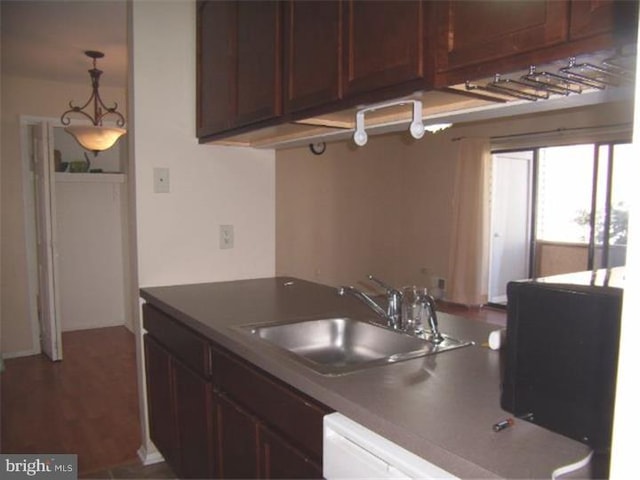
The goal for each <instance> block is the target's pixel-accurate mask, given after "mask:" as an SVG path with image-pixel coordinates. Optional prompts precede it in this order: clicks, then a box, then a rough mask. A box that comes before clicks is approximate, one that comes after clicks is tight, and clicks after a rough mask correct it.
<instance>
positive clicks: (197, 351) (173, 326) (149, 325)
mask: <svg viewBox="0 0 640 480" xmlns="http://www.w3.org/2000/svg"><path fill="white" fill-rule="evenodd" d="M142 313H143V326H144V328H145V329H146V330H147V332H149V333H150V334H151V335H152V336H153V337H154V338H155V339H156V340H157V341H158V342H160V343H161V344H162V345H163V346H164V347H166V348H167V349H168V350H170V351H171V352H172V353H173V354H175V356H176V357H178V358H179V359H180V361H182V362H183V363H184V364H185V365H187V366H188V367H189V368H191V369H193V370H194V371H195V372H197V373H199V374H200V375H202V376H204V377H206V378H209V377H211V352H210V345H209V342H207V341H206V340H205V339H204V338H202V337H200V336H199V335H198V334H197V333H195V332H193V331H191V330H189V329H188V328H187V327H184V326H182V325H180V324H179V323H178V322H176V321H175V320H173V319H172V318H171V317H169V316H168V315H166V314H165V313H163V312H161V311H160V310H158V309H157V308H155V307H152V306H151V305H149V304H148V303H146V304H144V305H143V306H142Z"/></svg>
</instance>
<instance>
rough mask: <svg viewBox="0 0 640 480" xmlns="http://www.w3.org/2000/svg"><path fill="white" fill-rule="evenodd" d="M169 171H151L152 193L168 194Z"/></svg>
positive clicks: (163, 169)
mask: <svg viewBox="0 0 640 480" xmlns="http://www.w3.org/2000/svg"><path fill="white" fill-rule="evenodd" d="M169 191H170V190H169V169H168V168H154V169H153V192H154V193H169Z"/></svg>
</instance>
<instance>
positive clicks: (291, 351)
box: [240, 318, 472, 375]
mask: <svg viewBox="0 0 640 480" xmlns="http://www.w3.org/2000/svg"><path fill="white" fill-rule="evenodd" d="M240 329H241V330H243V331H246V332H249V333H251V334H252V335H254V336H255V337H256V338H258V339H260V340H261V341H264V342H266V343H268V344H271V345H273V346H275V347H277V348H279V349H280V350H282V351H284V352H285V353H286V354H288V355H291V356H292V357H293V358H295V359H296V360H298V361H299V362H301V363H303V364H304V365H306V366H308V367H310V368H311V369H313V370H315V371H316V372H318V373H321V374H323V375H342V374H345V373H350V372H353V371H356V370H360V369H363V368H368V367H373V366H379V365H384V364H388V363H394V362H399V361H402V360H409V359H412V358H417V357H422V356H425V355H431V354H435V353H440V352H443V351H446V350H452V349H454V348H460V347H465V346H467V345H471V344H472V342H463V341H459V340H456V339H454V338H451V337H448V336H446V335H444V337H445V339H444V341H443V342H442V343H440V344H438V345H436V344H434V343H432V342H430V341H428V340H427V339H423V338H418V337H414V336H410V335H406V334H403V333H400V332H395V331H392V330H389V329H387V328H384V327H381V326H378V325H374V324H372V323H367V322H362V321H359V320H354V319H352V318H324V319H317V320H304V321H299V322H293V323H272V324H255V325H245V326H243V327H240Z"/></svg>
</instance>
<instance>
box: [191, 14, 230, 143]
mask: <svg viewBox="0 0 640 480" xmlns="http://www.w3.org/2000/svg"><path fill="white" fill-rule="evenodd" d="M197 12H198V13H197V28H196V31H197V41H196V44H197V52H196V57H197V71H196V95H197V105H196V107H197V112H196V134H197V135H198V137H205V136H207V135H209V134H211V133H213V132H217V131H223V130H228V129H230V128H231V127H232V126H233V124H234V119H235V112H234V104H233V103H234V102H233V101H232V100H233V98H234V96H235V92H236V86H235V82H236V75H235V68H236V67H235V66H236V62H237V53H236V41H235V36H236V33H235V24H236V6H235V2H232V1H220V2H199V3H198V10H197Z"/></svg>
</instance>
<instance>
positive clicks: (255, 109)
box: [196, 0, 282, 138]
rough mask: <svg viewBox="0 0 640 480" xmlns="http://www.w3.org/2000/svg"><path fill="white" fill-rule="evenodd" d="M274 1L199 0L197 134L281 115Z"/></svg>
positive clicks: (279, 50)
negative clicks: (200, 0)
mask: <svg viewBox="0 0 640 480" xmlns="http://www.w3.org/2000/svg"><path fill="white" fill-rule="evenodd" d="M281 28H282V11H281V4H280V2H277V1H249V0H247V1H242V2H234V1H202V2H199V3H198V10H197V32H198V40H197V45H198V51H197V102H198V103H197V126H196V130H197V135H198V137H200V138H203V137H207V136H209V135H213V134H215V133H218V132H220V131H224V130H228V129H231V128H238V127H244V126H247V125H251V124H253V123H255V122H259V121H264V120H268V119H273V118H276V117H278V116H279V115H281V114H282V96H281V95H282V63H281V62H282V43H281V42H282V31H281Z"/></svg>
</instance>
